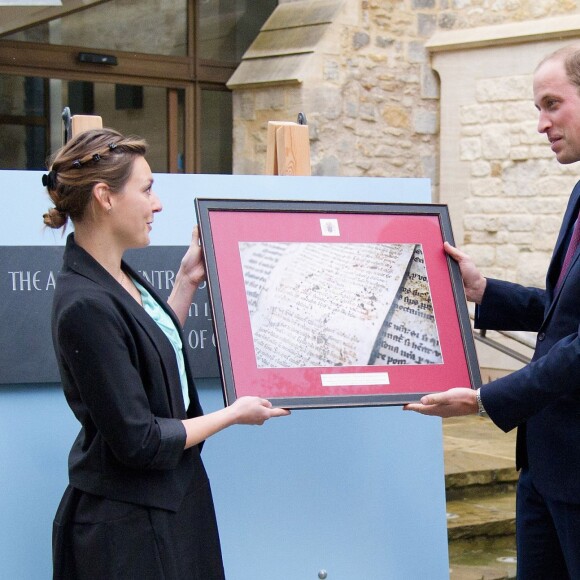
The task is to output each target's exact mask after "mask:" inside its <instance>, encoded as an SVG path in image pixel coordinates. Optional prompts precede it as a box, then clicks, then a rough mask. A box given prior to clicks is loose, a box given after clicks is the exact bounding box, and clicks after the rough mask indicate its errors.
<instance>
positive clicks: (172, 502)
mask: <svg viewBox="0 0 580 580" xmlns="http://www.w3.org/2000/svg"><path fill="white" fill-rule="evenodd" d="M145 153H146V143H145V142H144V141H143V140H141V139H137V138H128V137H124V136H122V135H121V134H120V133H118V132H116V131H113V130H110V129H98V130H91V131H87V132H84V133H81V134H79V135H78V136H77V137H75V138H74V139H72V140H71V141H69V143H67V144H66V145H65V146H64V147H63V148H62V149H61V150H60V151H59V152H58V153H57V154H56V155H55V157H54V159H53V162H52V166H51V170H50V172H49V173H48V174H46V175H44V176H43V183H44V185H45V186H46V187H47V190H48V193H49V196H50V198H51V199H52V201H53V202H54V206H55V207H54V208H52V209H50V210H49V211H48V212H47V213H46V214H45V215H44V222H45V224H46V225H47V226H49V227H52V228H61V227H63V226H65V225H66V223H67V220H68V218H70V219H71V221H72V222H73V224H74V233H71V234H69V236H68V239H67V244H66V248H65V252H64V264H63V268H62V271H61V273H60V275H59V278H58V282H57V286H56V291H55V296H54V303H53V314H52V333H53V343H54V348H55V351H56V357H57V360H58V365H59V370H60V375H61V380H62V384H63V388H64V393H65V396H66V399H67V402H68V404H69V406H70V407H71V409H72V411H73V412H74V414H75V416H76V418H77V419H78V420H79V422H80V423H81V430H80V433H79V435H78V437H77V439H76V441H75V443H74V444H73V447H72V449H71V452H70V456H69V481H70V484H69V486H68V488H67V490H66V491H65V493H64V496H63V499H62V500H61V503H60V506H59V508H58V511H57V514H56V517H55V521H54V529H53V560H54V578H66V579H67V580H71V579H75V578H79V579H82V580H85V579H92V578H94V579H99V580H102V579H105V578H106V579H107V580H111V579H115V578H119V579H120V578H123V579H127V578H139V579H146V578H151V579H155V580H159V579H162V578H163V579H178V578H179V579H200V580H212V579H221V578H224V571H223V565H222V559H221V551H220V544H219V537H218V532H217V526H216V521H215V514H214V509H213V502H212V497H211V491H210V487H209V482H208V479H207V476H206V474H205V470H204V467H203V463H202V461H201V458H200V450H201V447H202V444H203V441H204V440H205V439H206V438H207V437H209V436H211V435H213V434H214V433H217V432H218V431H220V430H221V429H224V428H225V427H228V426H230V425H233V424H240V423H245V424H262V423H263V422H264V421H265V420H267V419H269V418H271V417H275V416H281V415H287V414H288V412H287V411H285V410H283V409H273V408H272V406H271V404H270V403H269V402H268V401H266V400H264V399H260V398H257V397H243V398H240V399H239V400H237V401H236V402H235V403H234V404H233V405H231V406H230V407H226V408H225V409H221V410H219V411H217V412H215V413H211V414H209V415H205V416H204V415H203V414H202V410H201V407H200V404H199V400H198V396H197V392H196V390H195V387H194V385H193V381H192V377H191V373H190V367H189V364H188V362H187V353H186V351H185V349H183V348H182V336H181V332H180V329H179V326H180V324H183V322H184V321H185V320H186V317H187V313H188V309H189V306H190V304H191V301H192V296H193V293H194V292H195V290H196V289H197V287H198V285H199V283H200V282H201V281H202V280H203V278H204V276H205V270H204V266H203V261H202V255H201V250H200V247H199V243H198V241H199V240H198V232H197V229H195V230H194V234H193V236H192V242H191V245H190V247H189V249H188V251H187V252H186V254H185V256H184V257H183V259H182V262H181V266H180V269H179V271H178V273H177V275H176V278H175V284H174V287H173V291H172V293H171V296H170V297H169V299H168V304H169V307H168V306H166V305H165V304H164V303H163V301H162V300H161V299H160V298H159V297H158V296H157V295H156V293H155V291H154V289H153V288H152V287H151V286H150V285H149V284H148V283H147V282H146V281H145V280H144V279H143V278H142V277H141V276H139V275H138V274H137V273H136V272H135V271H134V270H132V269H131V268H130V267H129V266H128V265H127V264H126V263H125V262H124V261H123V259H122V257H123V253H124V252H125V250H127V249H129V248H141V247H145V246H147V245H148V244H149V232H150V231H151V228H152V224H153V221H154V217H155V214H156V213H158V212H160V211H161V209H162V208H161V203H160V201H159V199H158V198H157V196H156V195H155V193H154V192H153V190H152V185H153V177H152V174H151V169H150V168H149V165H148V163H147V161H146V160H145V157H144V156H145Z"/></svg>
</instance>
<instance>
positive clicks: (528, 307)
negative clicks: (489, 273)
mask: <svg viewBox="0 0 580 580" xmlns="http://www.w3.org/2000/svg"><path fill="white" fill-rule="evenodd" d="M545 299H546V292H545V290H541V289H539V288H528V287H526V286H521V285H520V284H514V283H513V282H505V281H503V280H494V279H493V278H488V279H487V285H486V288H485V293H484V295H483V301H482V303H481V304H480V305H478V306H477V307H476V310H475V328H485V329H487V330H524V331H530V332H537V331H538V329H539V328H540V326H541V325H542V322H543V320H544V310H545Z"/></svg>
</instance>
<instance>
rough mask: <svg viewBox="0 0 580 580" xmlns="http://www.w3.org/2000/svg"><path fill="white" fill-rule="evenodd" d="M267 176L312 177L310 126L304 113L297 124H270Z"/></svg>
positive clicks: (279, 122) (271, 122)
mask: <svg viewBox="0 0 580 580" xmlns="http://www.w3.org/2000/svg"><path fill="white" fill-rule="evenodd" d="M265 173H266V175H311V171H310V141H309V139H308V125H307V124H306V117H305V116H304V114H303V113H300V114H299V115H298V122H297V123H290V122H283V121H269V122H268V136H267V147H266V172H265Z"/></svg>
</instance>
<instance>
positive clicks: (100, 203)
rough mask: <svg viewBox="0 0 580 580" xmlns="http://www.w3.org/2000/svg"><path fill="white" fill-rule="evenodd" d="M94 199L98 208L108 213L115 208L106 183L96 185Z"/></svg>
mask: <svg viewBox="0 0 580 580" xmlns="http://www.w3.org/2000/svg"><path fill="white" fill-rule="evenodd" d="M93 199H94V201H95V203H96V207H98V208H100V209H101V210H102V211H104V212H106V213H108V212H110V211H111V209H112V208H113V205H112V202H111V199H112V194H111V190H110V188H109V186H108V185H107V184H106V183H96V184H95V185H94V187H93Z"/></svg>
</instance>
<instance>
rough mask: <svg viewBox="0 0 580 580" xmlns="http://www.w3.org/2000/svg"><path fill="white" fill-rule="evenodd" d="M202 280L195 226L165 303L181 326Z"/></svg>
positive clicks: (203, 272) (203, 269) (203, 278)
mask: <svg viewBox="0 0 580 580" xmlns="http://www.w3.org/2000/svg"><path fill="white" fill-rule="evenodd" d="M204 280H205V264H204V262H203V252H202V250H201V246H200V245H199V226H195V227H194V228H193V232H192V234H191V243H190V244H189V248H187V252H185V255H184V256H183V258H182V259H181V265H180V267H179V271H178V272H177V274H176V276H175V281H174V283H173V290H172V291H171V295H170V296H169V298H168V299H167V303H168V304H169V306H171V308H172V309H173V312H175V314H176V315H177V317H178V318H179V321H180V322H181V326H183V325H184V324H185V321H186V320H187V317H188V316H189V309H190V308H191V301H192V300H193V295H194V294H195V291H196V290H197V288H198V286H199V285H200V284H201V283H202V282H203V281H204Z"/></svg>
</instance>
